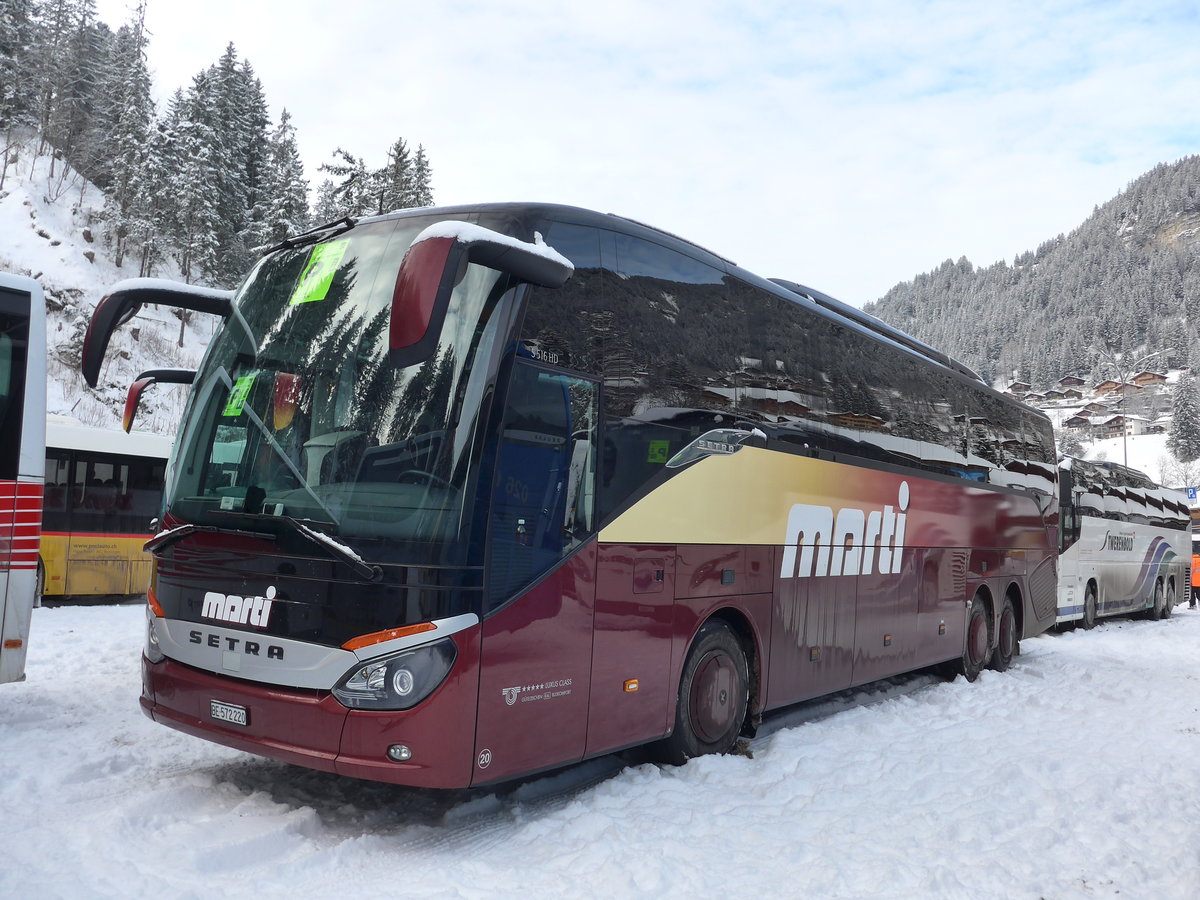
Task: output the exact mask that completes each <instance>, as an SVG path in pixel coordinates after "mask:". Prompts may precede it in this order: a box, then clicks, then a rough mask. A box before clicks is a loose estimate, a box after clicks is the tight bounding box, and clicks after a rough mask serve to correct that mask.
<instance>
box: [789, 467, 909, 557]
mask: <svg viewBox="0 0 1200 900" xmlns="http://www.w3.org/2000/svg"><path fill="white" fill-rule="evenodd" d="M907 509H908V482H907V481H904V482H901V483H900V490H899V492H898V496H897V498H896V505H895V506H890V505H888V506H884V507H883V509H882V510H879V509H873V510H870V511H868V510H865V509H859V508H857V507H853V506H844V507H842V508H841V509H839V510H838V511H837V514H836V516H835V514H834V511H833V507H830V506H810V505H808V504H804V503H797V504H796V505H795V506H793V507H792V510H791V512H790V513H788V523H787V535H786V536H785V538H784V542H783V557H782V563H781V565H780V568H779V577H780V578H808V577H823V576H833V575H871V574H873V573H876V572H877V573H879V574H880V575H895V574H898V573H899V572H900V565H901V562H902V556H903V552H902V551H903V549H904V526H905V522H906V521H907V519H908V516H907V514H906V510H907Z"/></svg>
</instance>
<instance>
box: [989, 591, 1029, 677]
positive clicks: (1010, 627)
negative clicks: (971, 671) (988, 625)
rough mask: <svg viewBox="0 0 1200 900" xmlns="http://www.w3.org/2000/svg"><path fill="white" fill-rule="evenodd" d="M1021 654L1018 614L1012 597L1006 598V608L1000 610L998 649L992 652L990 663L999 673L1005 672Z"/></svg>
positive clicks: (997, 636) (997, 635)
mask: <svg viewBox="0 0 1200 900" xmlns="http://www.w3.org/2000/svg"><path fill="white" fill-rule="evenodd" d="M1020 652H1021V639H1020V636H1019V635H1018V634H1017V612H1016V610H1015V609H1013V602H1012V597H1005V598H1004V607H1003V608H1002V609H1001V610H1000V622H999V624H998V625H997V633H996V648H995V649H994V650H993V651H992V659H991V662H990V663H988V665H989V666H991V667H992V668H993V669H995V670H996V671H997V672H1005V671H1007V670H1008V667H1009V666H1011V665H1012V661H1013V658H1014V657H1016V655H1017V654H1018V653H1020Z"/></svg>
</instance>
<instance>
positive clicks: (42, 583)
mask: <svg viewBox="0 0 1200 900" xmlns="http://www.w3.org/2000/svg"><path fill="white" fill-rule="evenodd" d="M45 590H46V567H45V566H43V565H42V561H41V559H40V558H39V559H38V564H37V581H35V582H34V586H33V605H34V607H35V608H36V607H39V606H41V605H42V594H43V593H44V592H45Z"/></svg>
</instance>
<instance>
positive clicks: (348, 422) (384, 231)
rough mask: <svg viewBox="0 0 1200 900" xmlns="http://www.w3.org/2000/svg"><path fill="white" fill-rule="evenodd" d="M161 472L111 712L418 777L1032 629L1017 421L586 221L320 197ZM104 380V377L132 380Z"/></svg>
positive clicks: (922, 354) (696, 256)
mask: <svg viewBox="0 0 1200 900" xmlns="http://www.w3.org/2000/svg"><path fill="white" fill-rule="evenodd" d="M144 303H158V304H167V305H174V306H181V307H184V308H188V309H193V310H200V311H205V312H210V313H213V314H215V315H218V316H221V317H223V318H224V320H225V322H224V325H223V326H222V327H221V328H220V329H219V331H218V332H217V334H216V336H215V337H214V339H213V341H212V343H211V344H210V346H209V348H208V350H207V353H206V355H205V357H204V359H203V361H202V363H201V364H200V367H199V369H198V371H197V372H196V373H194V377H193V374H192V373H188V374H187V376H186V377H185V378H182V379H181V380H188V381H190V382H191V383H192V384H193V387H192V391H191V395H190V399H189V404H188V407H187V410H186V413H185V416H184V420H183V422H182V425H181V427H180V430H179V434H178V437H177V442H176V446H175V449H174V452H173V455H172V460H171V463H170V465H169V467H168V472H167V483H166V489H165V498H164V499H165V514H164V517H163V522H162V530H161V531H160V532H159V533H158V534H157V535H156V536H155V537H154V538H152V539H151V541H150V542H149V543H148V545H147V547H148V549H149V550H150V551H151V552H152V553H153V556H154V568H153V574H152V577H151V588H150V591H149V594H148V601H149V603H148V610H147V618H148V626H147V640H146V645H145V653H144V659H143V690H142V696H141V703H142V707H143V709H144V710H145V712H146V713H147V715H149V716H151V717H152V718H153V719H154V720H155V721H157V722H160V723H162V724H164V725H168V726H170V727H173V728H177V729H179V730H182V731H185V732H188V733H191V734H194V735H198V736H200V737H204V738H207V739H209V740H213V741H217V742H220V743H223V744H226V745H229V746H232V747H237V748H241V749H243V750H247V751H250V752H253V753H258V754H262V755H264V756H269V757H274V758H276V759H281V760H285V761H287V762H291V763H296V764H299V765H304V766H309V767H312V768H315V769H321V770H325V771H331V772H338V773H342V774H346V775H351V776H355V777H361V778H369V779H376V780H380V781H388V782H395V783H400V784H409V785H417V786H425V787H442V788H450V787H461V786H466V785H472V784H483V783H488V782H495V781H500V780H504V779H509V778H513V777H516V776H519V775H523V774H527V773H531V772H535V771H539V770H544V769H549V768H552V767H557V766H561V765H564V764H567V763H572V762H576V761H578V760H581V759H584V758H587V757H592V756H597V755H600V754H606V753H610V752H613V751H615V750H619V749H621V748H626V747H630V746H634V745H639V744H646V743H651V742H657V743H658V744H659V746H660V748H661V749H662V751H663V755H664V756H665V757H666V758H667V759H671V760H675V761H683V760H686V759H688V758H689V757H693V756H696V755H698V754H702V753H711V752H726V751H728V750H730V749H731V748H733V746H734V745H735V742H736V741H737V740H738V738H739V736H740V735H748V734H753V732H754V729H755V727H756V726H757V724H758V723H759V720H760V718H761V716H762V715H763V714H764V713H765V712H767V711H768V710H772V709H775V708H778V707H782V706H785V705H787V704H791V703H795V702H797V701H800V700H804V699H806V698H811V697H815V696H818V695H821V694H825V693H829V692H831V691H836V690H839V689H842V688H846V687H850V686H852V685H857V684H863V683H866V682H870V681H873V680H877V679H880V678H883V677H887V676H891V675H894V674H897V673H900V672H905V671H909V670H913V669H917V668H922V667H926V666H931V665H935V664H945V665H949V666H953V667H954V668H955V669H956V670H957V671H959V672H961V673H963V674H965V676H966V677H967V678H968V679H974V678H975V677H976V676H977V675H978V674H979V672H980V670H981V669H983V668H984V667H985V666H988V665H991V666H993V667H995V668H997V669H1004V668H1006V667H1007V666H1008V665H1009V664H1010V663H1011V662H1012V661H1013V659H1014V656H1015V655H1016V654H1017V652H1018V643H1019V641H1020V640H1021V639H1022V638H1025V637H1029V636H1032V635H1036V634H1039V633H1041V632H1042V631H1044V630H1045V629H1046V628H1048V627H1049V626H1050V625H1052V624H1053V623H1054V620H1055V613H1056V604H1055V585H1056V581H1057V571H1056V551H1057V546H1056V545H1057V540H1058V513H1059V507H1058V500H1057V473H1058V469H1057V459H1056V455H1055V450H1054V441H1053V436H1052V432H1051V428H1050V423H1049V421H1048V419H1047V418H1046V417H1045V416H1044V415H1043V414H1042V413H1040V412H1038V411H1036V410H1033V409H1030V408H1028V407H1026V406H1024V405H1022V404H1020V403H1018V402H1016V401H1014V400H1011V399H1009V398H1006V397H1004V396H1003V395H1001V394H1000V393H998V392H996V391H995V390H992V389H991V388H990V387H988V386H987V385H986V384H984V383H983V382H982V381H981V380H980V379H979V378H978V377H977V376H975V375H974V373H972V372H971V371H970V370H968V369H967V368H965V367H964V366H962V365H961V364H959V363H957V362H955V361H954V360H952V359H949V358H948V357H946V356H945V355H944V354H941V353H939V352H938V351H936V350H933V349H932V348H930V347H928V346H926V345H924V344H921V343H920V342H918V341H916V340H914V339H912V338H910V337H908V336H907V335H905V334H903V333H901V332H899V331H896V330H894V329H892V328H890V327H888V326H885V325H883V324H882V323H880V322H878V321H877V320H875V319H873V318H872V317H870V316H867V315H865V314H863V313H862V312H861V311H859V310H855V309H853V308H851V307H847V306H845V305H843V304H840V303H838V302H837V301H835V300H833V299H831V298H829V297H827V296H826V295H824V294H822V293H821V292H819V291H815V290H812V289H810V288H806V287H803V286H802V285H799V284H795V283H793V282H786V281H772V280H768V279H765V278H761V277H759V276H757V275H754V274H752V273H750V272H748V271H746V270H744V269H741V268H739V267H738V266H737V265H735V264H734V263H732V262H730V261H729V260H727V259H724V258H722V257H720V256H717V255H714V254H713V253H710V252H708V251H707V250H704V249H702V248H701V247H698V246H697V245H695V244H692V243H689V242H687V241H685V240H681V239H679V238H677V237H675V236H673V235H670V234H667V233H664V232H662V231H658V230H655V229H653V228H650V227H647V226H644V225H641V224H638V223H635V222H632V221H630V220H627V219H623V218H620V217H617V216H613V215H605V214H600V213H595V212H590V211H587V210H581V209H575V208H570V207H563V206H553V205H522V204H499V205H481V206H463V207H454V208H445V209H423V210H412V211H403V212H400V213H395V214H390V215H387V216H382V217H375V218H368V219H362V220H357V221H356V220H353V219H345V220H342V221H340V222H337V223H333V224H331V225H328V226H323V227H321V228H318V229H315V230H313V231H311V232H309V233H307V234H305V235H301V236H298V237H295V238H291V239H289V240H287V241H285V242H284V243H282V244H281V245H279V246H278V247H276V248H274V249H273V250H271V251H269V252H268V253H267V254H266V255H265V256H264V258H263V259H262V260H261V261H260V262H259V263H258V264H257V265H256V266H255V267H254V269H253V270H252V271H251V272H250V274H249V275H248V276H247V278H246V280H245V281H244V283H243V284H242V285H241V287H240V288H239V289H238V290H237V292H236V294H233V293H230V292H222V291H206V290H203V289H199V288H194V287H186V286H181V287H180V288H179V289H172V288H170V287H169V286H164V284H163V283H162V282H161V281H147V282H140V281H137V280H134V281H131V282H125V283H123V284H121V285H119V286H117V287H116V288H114V290H113V291H112V292H111V293H110V294H109V296H107V297H106V298H104V300H103V301H102V302H101V303H100V304H99V306H98V307H97V309H96V312H95V315H94V316H93V320H92V324H91V328H90V329H89V333H88V338H87V343H86V345H85V349H84V359H83V368H84V374H85V377H86V378H87V379H88V381H89V382H90V383H93V384H94V383H95V381H96V379H97V377H98V374H99V369H100V365H101V361H102V358H103V354H104V349H105V347H106V345H107V342H108V338H109V336H110V334H111V332H112V330H113V329H114V328H115V327H117V326H119V325H120V324H121V323H122V322H124V321H127V320H128V319H129V318H130V317H131V316H133V315H134V314H135V313H136V311H137V309H138V308H139V307H140V305H141V304H144ZM131 396H132V394H131Z"/></svg>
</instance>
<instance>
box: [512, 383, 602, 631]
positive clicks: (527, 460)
mask: <svg viewBox="0 0 1200 900" xmlns="http://www.w3.org/2000/svg"><path fill="white" fill-rule="evenodd" d="M597 394H598V388H597V386H596V384H595V383H594V382H591V381H587V380H585V379H582V378H574V377H571V376H569V375H563V374H558V373H555V372H547V371H544V370H541V369H539V368H536V367H535V366H532V365H528V364H526V363H522V362H519V363H518V364H517V365H515V366H514V368H513V378H512V383H511V385H510V386H509V397H508V404H507V409H506V410H505V415H504V426H503V432H502V434H501V438H500V453H499V458H498V461H497V464H496V480H495V483H494V487H493V490H492V510H491V538H490V542H491V553H490V558H489V563H488V606H489V608H492V609H494V608H496V607H498V606H500V605H502V604H503V603H505V602H506V601H507V600H508V599H509V598H510V597H512V596H514V595H515V593H516V592H517V591H518V590H519V589H520V588H522V587H524V586H525V585H527V584H529V583H530V582H532V581H533V580H535V579H536V578H538V577H539V576H541V575H542V574H543V573H545V572H546V571H547V570H548V569H549V568H550V567H551V566H553V565H554V563H556V562H558V560H560V559H561V558H562V557H563V555H564V554H566V553H567V552H569V551H570V550H571V549H572V548H574V547H575V546H577V545H578V544H579V543H580V541H582V540H583V539H584V538H586V537H588V535H589V534H590V533H591V530H592V528H593V525H594V521H595V470H596V460H595V449H596V412H597Z"/></svg>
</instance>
